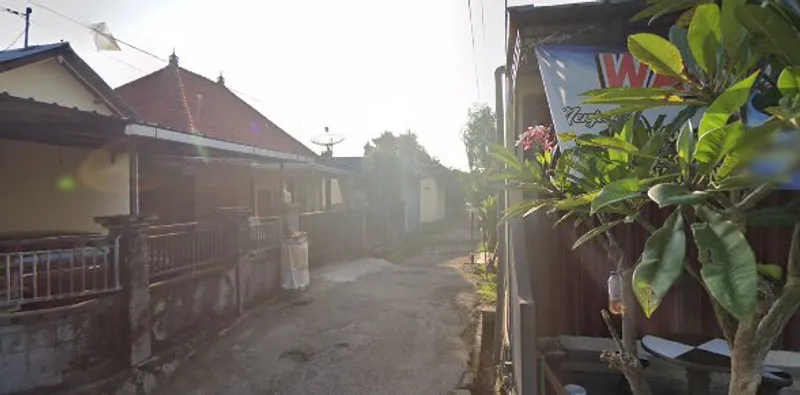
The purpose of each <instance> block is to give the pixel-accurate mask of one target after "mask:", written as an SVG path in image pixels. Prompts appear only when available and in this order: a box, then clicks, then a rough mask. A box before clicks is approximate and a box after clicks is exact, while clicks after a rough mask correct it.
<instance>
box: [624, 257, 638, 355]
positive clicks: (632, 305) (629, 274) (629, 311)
mask: <svg viewBox="0 0 800 395" xmlns="http://www.w3.org/2000/svg"><path fill="white" fill-rule="evenodd" d="M620 274H621V275H622V300H623V301H624V302H625V313H623V314H622V344H623V345H625V350H626V351H628V353H629V354H630V355H631V356H633V357H638V356H639V348H638V347H637V346H636V335H637V334H636V316H635V315H634V313H633V312H634V311H635V309H636V306H637V304H638V302H637V301H636V295H634V294H633V286H632V284H633V269H631V268H630V267H626V268H624V269H622V273H620Z"/></svg>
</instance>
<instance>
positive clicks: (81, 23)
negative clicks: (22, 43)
mask: <svg viewBox="0 0 800 395" xmlns="http://www.w3.org/2000/svg"><path fill="white" fill-rule="evenodd" d="M31 4H33V5H35V6H37V7H41V8H44V9H45V10H47V11H50V12H52V13H53V14H56V15H58V16H60V17H62V18H64V19H66V20H68V21H71V22H72V23H75V24H77V25H80V26H83V27H85V28H87V29H89V30H91V31H93V32H95V33H97V34H103V33H102V32H100V31H98V30H97V29H95V28H93V27H91V26H89V25H87V24H85V23H83V22H80V21H77V20H75V19H73V18H70V17H68V16H66V15H64V14H62V13H60V12H58V11H56V10H54V9H52V8H49V7H46V6H43V5H41V4H39V3H36V2H33V1H31ZM114 40H116V41H117V42H119V43H121V44H123V45H125V46H127V47H129V48H132V49H134V50H136V51H139V52H141V53H143V54H145V55H147V56H150V57H153V58H155V59H158V60H160V61H162V62H167V60H166V59H164V58H162V57H160V56H158V55H155V54H153V53H151V52H148V51H145V50H144V49H141V48H139V47H137V46H135V45H133V44H130V43H128V42H126V41H123V40H120V39H119V38H117V37H114Z"/></svg>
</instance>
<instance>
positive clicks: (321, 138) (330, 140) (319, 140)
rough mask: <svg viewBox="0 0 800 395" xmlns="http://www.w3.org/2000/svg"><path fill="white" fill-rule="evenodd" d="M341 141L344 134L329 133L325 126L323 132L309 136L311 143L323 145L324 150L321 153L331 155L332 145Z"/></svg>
mask: <svg viewBox="0 0 800 395" xmlns="http://www.w3.org/2000/svg"><path fill="white" fill-rule="evenodd" d="M342 141H344V136H340V135H338V134H335V133H331V131H330V130H329V129H328V127H327V126H326V127H325V133H322V134H318V135H316V136H314V137H312V138H311V142H312V143H314V144H316V145H319V146H322V147H325V152H323V155H328V156H333V146H334V145H336V144H339V143H341V142H342Z"/></svg>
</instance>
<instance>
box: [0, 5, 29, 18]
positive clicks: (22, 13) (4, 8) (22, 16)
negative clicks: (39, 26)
mask: <svg viewBox="0 0 800 395" xmlns="http://www.w3.org/2000/svg"><path fill="white" fill-rule="evenodd" d="M0 11H5V12H7V13H9V14H13V15H16V16H18V17H20V18H25V13H24V12H19V11H15V10H12V9H11V8H8V7H0Z"/></svg>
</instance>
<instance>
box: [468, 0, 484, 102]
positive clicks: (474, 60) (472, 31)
mask: <svg viewBox="0 0 800 395" xmlns="http://www.w3.org/2000/svg"><path fill="white" fill-rule="evenodd" d="M467 9H468V10H469V35H470V37H471V38H472V65H473V66H474V67H475V89H476V90H477V91H478V101H480V100H481V85H480V78H479V77H478V55H477V52H476V51H475V28H474V26H473V23H472V0H467Z"/></svg>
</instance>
